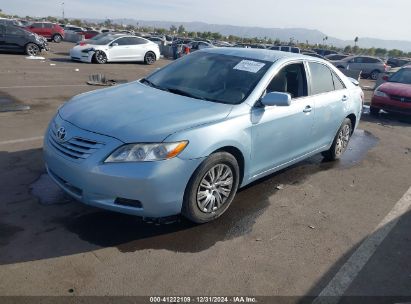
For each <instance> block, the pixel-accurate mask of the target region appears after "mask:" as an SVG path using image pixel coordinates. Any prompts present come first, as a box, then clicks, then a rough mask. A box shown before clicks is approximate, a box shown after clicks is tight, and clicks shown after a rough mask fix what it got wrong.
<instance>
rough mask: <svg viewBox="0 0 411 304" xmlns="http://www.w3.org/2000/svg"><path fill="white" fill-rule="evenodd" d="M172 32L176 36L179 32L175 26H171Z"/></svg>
mask: <svg viewBox="0 0 411 304" xmlns="http://www.w3.org/2000/svg"><path fill="white" fill-rule="evenodd" d="M170 32H171V33H173V34H175V33H176V32H177V27H176V26H175V25H174V24H173V25H172V26H170Z"/></svg>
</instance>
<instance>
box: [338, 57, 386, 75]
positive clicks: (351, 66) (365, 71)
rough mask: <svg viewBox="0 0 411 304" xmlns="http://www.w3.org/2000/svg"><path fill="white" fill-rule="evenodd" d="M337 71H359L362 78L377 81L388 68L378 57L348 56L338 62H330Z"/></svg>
mask: <svg viewBox="0 0 411 304" xmlns="http://www.w3.org/2000/svg"><path fill="white" fill-rule="evenodd" d="M331 62H332V63H333V64H334V65H335V66H336V67H337V68H339V69H347V70H352V71H361V72H362V76H365V77H367V76H369V77H370V78H371V79H373V80H377V78H378V75H379V74H380V73H384V72H386V71H387V70H388V66H387V65H386V64H385V63H384V61H382V60H381V59H380V58H378V57H370V56H350V57H347V58H344V59H342V60H338V61H331Z"/></svg>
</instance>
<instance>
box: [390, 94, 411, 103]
mask: <svg viewBox="0 0 411 304" xmlns="http://www.w3.org/2000/svg"><path fill="white" fill-rule="evenodd" d="M391 99H393V100H396V101H401V102H411V97H405V96H399V95H391Z"/></svg>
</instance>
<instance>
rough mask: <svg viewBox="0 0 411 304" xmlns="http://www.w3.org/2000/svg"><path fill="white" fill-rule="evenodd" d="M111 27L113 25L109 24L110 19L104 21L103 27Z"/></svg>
mask: <svg viewBox="0 0 411 304" xmlns="http://www.w3.org/2000/svg"><path fill="white" fill-rule="evenodd" d="M112 25H113V23H112V22H111V20H110V19H106V20H105V21H104V26H105V27H111V26H112Z"/></svg>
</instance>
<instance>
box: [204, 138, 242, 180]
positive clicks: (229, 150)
mask: <svg viewBox="0 0 411 304" xmlns="http://www.w3.org/2000/svg"><path fill="white" fill-rule="evenodd" d="M218 152H227V153H230V154H231V155H232V156H234V158H235V159H236V160H237V163H238V167H239V168H240V172H239V174H240V180H239V185H241V184H242V182H243V179H244V168H245V159H244V155H243V152H241V150H240V149H238V148H236V147H234V146H224V147H221V148H219V149H217V150H214V151H213V152H211V153H210V155H211V154H214V153H218Z"/></svg>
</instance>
